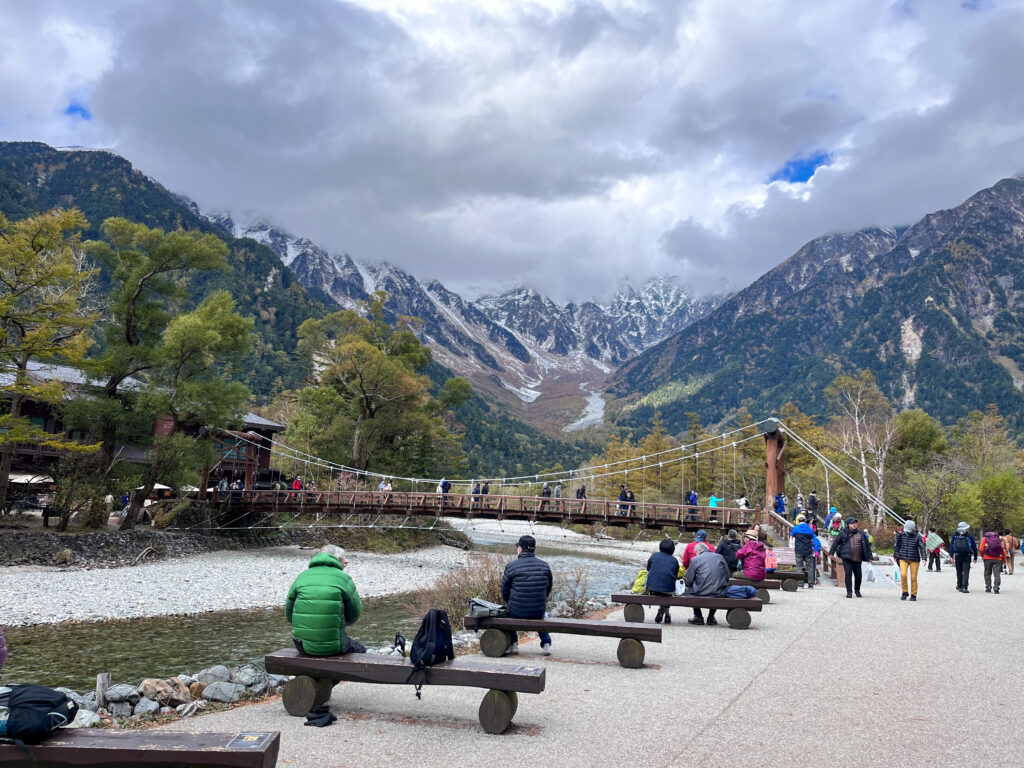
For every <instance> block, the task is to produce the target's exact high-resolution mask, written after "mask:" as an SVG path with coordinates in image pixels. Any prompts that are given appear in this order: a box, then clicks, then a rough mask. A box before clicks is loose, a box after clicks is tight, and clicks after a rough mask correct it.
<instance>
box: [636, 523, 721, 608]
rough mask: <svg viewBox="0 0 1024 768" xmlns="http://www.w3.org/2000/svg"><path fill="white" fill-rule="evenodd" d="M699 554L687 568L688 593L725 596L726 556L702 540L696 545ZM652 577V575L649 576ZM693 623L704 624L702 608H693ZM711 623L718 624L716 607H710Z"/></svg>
mask: <svg viewBox="0 0 1024 768" xmlns="http://www.w3.org/2000/svg"><path fill="white" fill-rule="evenodd" d="M696 552H697V556H696V557H694V558H693V560H691V561H690V567H689V568H687V569H686V594H687V595H690V596H692V597H725V592H726V590H727V589H728V588H729V575H730V574H729V566H728V564H727V563H726V562H725V558H724V557H722V556H721V555H720V554H718V553H717V552H712V551H711V548H710V547H709V546H708V545H707V544H705V543H703V542H701V543H700V544H698V545H697V547H696ZM648 578H650V576H648ZM690 623H691V624H701V625H703V624H704V614H702V613H701V610H700V608H694V609H693V618H692V619H690ZM707 623H708V624H709V625H714V624H717V623H718V621H716V620H715V609H714V608H709V609H708V621H707Z"/></svg>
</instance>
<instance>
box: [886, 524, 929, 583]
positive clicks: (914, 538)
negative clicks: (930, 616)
mask: <svg viewBox="0 0 1024 768" xmlns="http://www.w3.org/2000/svg"><path fill="white" fill-rule="evenodd" d="M892 552H893V557H895V558H896V564H897V565H898V566H899V569H900V584H901V586H902V587H903V596H902V597H900V600H906V599H907V597H910V602H912V603H913V602H917V571H918V569H919V568H920V567H921V561H922V560H924V559H925V557H926V556H927V552H926V550H925V546H924V539H922V538H921V534H920V533H918V532H917V523H915V522H914V521H913V520H907V521H906V522H905V523H903V530H902V531H900V532H899V533H897V534H896V540H895V541H894V542H893V548H892ZM908 578H909V581H910V584H909V585H908V584H907V581H908Z"/></svg>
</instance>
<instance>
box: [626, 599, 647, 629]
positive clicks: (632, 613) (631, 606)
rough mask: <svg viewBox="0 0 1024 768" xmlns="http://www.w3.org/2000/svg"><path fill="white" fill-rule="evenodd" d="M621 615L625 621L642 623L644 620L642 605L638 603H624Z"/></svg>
mask: <svg viewBox="0 0 1024 768" xmlns="http://www.w3.org/2000/svg"><path fill="white" fill-rule="evenodd" d="M622 615H623V617H624V618H625V619H626V621H632V622H634V623H636V624H642V623H643V621H644V607H643V606H642V605H640V604H639V603H626V607H625V608H623V609H622Z"/></svg>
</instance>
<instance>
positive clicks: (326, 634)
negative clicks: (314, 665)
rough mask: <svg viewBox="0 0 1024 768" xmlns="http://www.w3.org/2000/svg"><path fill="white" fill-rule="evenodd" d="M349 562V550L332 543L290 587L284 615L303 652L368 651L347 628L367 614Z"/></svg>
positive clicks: (314, 654) (310, 562)
mask: <svg viewBox="0 0 1024 768" xmlns="http://www.w3.org/2000/svg"><path fill="white" fill-rule="evenodd" d="M345 565H346V563H345V550H344V549H342V548H341V547H336V546H334V545H333V544H328V545H326V546H325V547H323V548H322V549H321V550H320V551H319V552H318V553H317V554H316V555H314V556H313V559H312V560H310V561H309V567H308V568H306V570H304V571H303V572H302V573H300V574H299V575H298V576H296V577H295V581H294V582H292V586H291V589H289V590H288V599H287V601H286V602H285V609H284V615H285V619H287V621H288V623H289V624H291V625H292V642H294V643H295V648H296V649H297V650H298V652H299V653H301V654H303V655H306V656H334V655H337V654H342V653H366V648H365V647H364V646H363V644H362V643H360V642H358V641H357V640H353V639H352V638H351V637H349V636H348V634H347V633H346V631H345V630H346V628H347V627H349V626H351V625H352V624H355V623H356V622H357V621H358V620H359V617H360V616H361V615H362V613H363V603H362V600H360V599H359V593H358V592H357V591H356V585H355V582H353V581H352V577H351V576H349V575H348V573H346V572H345Z"/></svg>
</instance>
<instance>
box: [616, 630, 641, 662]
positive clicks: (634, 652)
mask: <svg viewBox="0 0 1024 768" xmlns="http://www.w3.org/2000/svg"><path fill="white" fill-rule="evenodd" d="M646 654H647V651H646V650H645V649H644V644H643V643H641V642H640V641H639V640H637V639H635V638H632V637H624V638H622V639H621V640H619V649H618V651H617V652H616V656H618V658H619V666H621V667H625V668H626V669H640V667H642V666H643V665H644V656H645V655H646Z"/></svg>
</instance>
